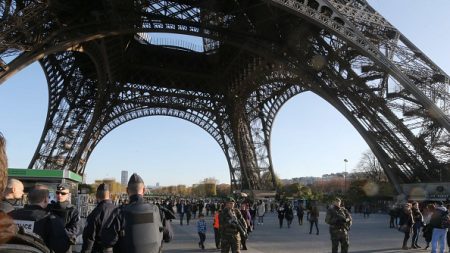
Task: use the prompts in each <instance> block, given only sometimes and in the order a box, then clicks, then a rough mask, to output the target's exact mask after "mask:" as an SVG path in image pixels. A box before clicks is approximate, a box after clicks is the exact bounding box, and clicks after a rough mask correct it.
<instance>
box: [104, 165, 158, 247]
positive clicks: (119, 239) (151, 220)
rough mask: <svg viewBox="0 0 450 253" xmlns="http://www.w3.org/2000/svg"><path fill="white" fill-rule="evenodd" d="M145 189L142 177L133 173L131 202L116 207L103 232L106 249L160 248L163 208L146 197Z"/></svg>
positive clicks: (130, 182) (129, 191)
mask: <svg viewBox="0 0 450 253" xmlns="http://www.w3.org/2000/svg"><path fill="white" fill-rule="evenodd" d="M144 189H145V185H144V181H143V180H142V178H141V177H140V176H139V175H137V174H136V173H134V174H133V175H131V177H130V180H129V181H128V186H127V193H128V195H129V198H130V203H129V204H128V205H125V206H121V207H120V208H116V209H115V210H114V212H113V213H112V214H111V216H110V217H109V219H108V220H107V222H106V224H105V226H104V228H103V230H102V232H101V238H102V244H103V247H104V251H103V252H128V253H140V252H147V253H157V252H160V250H161V247H162V240H163V230H164V228H163V224H162V219H161V215H160V211H159V209H158V206H157V205H153V204H150V203H147V202H146V201H145V200H144V198H143V195H144Z"/></svg>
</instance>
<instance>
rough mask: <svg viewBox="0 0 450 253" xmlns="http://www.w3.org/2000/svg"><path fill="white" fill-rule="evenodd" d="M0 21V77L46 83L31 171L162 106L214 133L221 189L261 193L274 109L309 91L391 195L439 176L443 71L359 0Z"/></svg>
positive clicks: (12, 9)
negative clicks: (364, 150)
mask: <svg viewBox="0 0 450 253" xmlns="http://www.w3.org/2000/svg"><path fill="white" fill-rule="evenodd" d="M0 21H1V26H0V83H3V82H4V81H5V80H7V79H8V78H9V77H11V76H12V75H13V74H15V73H17V72H18V71H20V70H21V69H22V68H24V67H25V66H27V65H29V64H31V63H32V62H35V61H39V62H40V63H41V65H42V68H43V70H44V72H45V75H46V77H47V81H48V90H49V105H48V114H47V119H46V124H45V129H44V131H43V134H42V137H41V140H40V142H39V145H38V147H37V150H36V152H35V154H34V156H33V158H32V160H31V162H30V165H29V167H30V168H35V169H43V168H46V169H57V170H62V169H68V170H71V171H74V172H76V173H80V174H83V173H84V169H85V166H86V161H87V160H88V159H89V156H90V154H91V152H92V151H93V149H94V148H95V147H96V145H97V144H98V143H99V142H100V141H101V140H102V138H103V137H105V136H106V135H107V134H108V133H109V132H110V131H112V130H113V129H114V128H116V127H118V126H120V125H121V124H124V123H126V122H128V121H131V120H133V119H137V118H140V117H146V116H153V115H165V116H171V117H178V118H181V119H185V120H187V121H190V122H192V123H194V124H196V125H198V126H199V127H201V128H203V129H204V130H205V131H207V132H208V133H209V134H210V135H211V136H212V137H213V138H214V139H215V140H216V141H217V143H218V144H219V145H220V147H221V148H222V150H223V152H224V154H225V156H226V159H227V161H228V165H229V168H230V177H231V183H232V187H233V189H243V190H248V189H250V190H270V189H273V188H274V187H275V182H274V179H273V178H274V177H273V176H272V175H273V173H274V167H273V163H272V160H271V153H270V140H271V138H270V136H271V130H272V125H273V122H274V119H275V116H276V115H277V112H278V111H279V110H280V108H281V107H282V106H283V104H284V103H285V102H286V101H287V100H289V99H290V98H292V97H293V96H295V95H297V94H299V93H302V92H305V91H309V92H313V93H315V94H317V95H318V96H320V97H322V98H323V99H325V100H326V101H328V102H329V103H330V104H331V105H332V106H334V107H335V108H336V109H337V110H339V111H340V112H341V113H342V114H343V115H344V116H345V117H346V118H347V120H349V121H350V122H351V123H352V125H353V126H354V127H355V128H356V129H357V130H358V132H359V133H360V134H361V136H362V137H363V138H364V139H365V141H366V142H367V143H368V145H369V146H370V148H371V149H372V151H373V152H374V154H375V155H376V157H377V158H378V160H379V161H380V163H381V164H382V166H383V168H384V170H385V172H386V174H387V175H388V178H389V180H390V181H391V182H392V183H393V184H394V185H395V186H396V189H397V190H398V191H401V189H400V186H399V185H400V184H402V183H412V182H436V181H439V180H450V173H449V162H450V161H449V160H450V156H449V154H450V153H449V151H450V146H449V143H450V140H449V131H450V118H449V106H450V104H449V102H450V100H449V76H448V75H447V74H446V73H444V72H443V71H442V70H441V69H440V68H439V67H438V66H436V64H434V63H433V62H432V61H431V60H430V59H429V58H427V56H426V55H425V54H424V53H422V52H421V51H420V50H419V49H418V48H417V47H415V46H414V45H413V43H411V42H410V41H409V40H408V39H407V38H405V37H404V36H403V35H402V33H401V32H400V31H398V30H397V29H396V28H395V27H393V26H392V25H391V24H390V23H389V22H388V21H386V20H385V19H384V18H383V17H382V16H381V15H380V14H379V13H377V12H376V11H375V10H374V9H373V8H372V7H371V6H370V5H369V4H368V3H367V2H366V1H365V0H233V1H231V0H230V1H222V0H203V1H201V0H172V1H154V0H135V1H131V0H102V1H87V0H78V1H63V0H16V1H14V0H3V1H1V3H0ZM156 33H170V34H183V35H191V36H194V37H196V38H201V40H199V41H202V46H199V45H196V44H190V43H187V42H182V41H177V40H171V39H157V38H158V37H157V36H154V35H155V34H156ZM199 44H200V43H199Z"/></svg>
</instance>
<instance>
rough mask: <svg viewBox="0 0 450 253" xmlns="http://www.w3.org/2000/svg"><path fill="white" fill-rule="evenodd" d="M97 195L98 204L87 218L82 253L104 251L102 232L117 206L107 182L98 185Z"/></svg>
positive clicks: (100, 252) (99, 252)
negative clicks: (111, 196)
mask: <svg viewBox="0 0 450 253" xmlns="http://www.w3.org/2000/svg"><path fill="white" fill-rule="evenodd" d="M95 197H96V198H97V203H98V204H97V207H95V209H94V210H92V212H91V213H90V214H89V216H88V217H87V219H86V227H85V228H84V231H83V247H82V249H81V252H82V253H88V252H95V253H102V252H103V247H102V240H101V237H100V233H101V231H102V229H103V227H104V226H105V223H106V221H107V220H108V218H109V216H111V213H112V212H113V210H114V209H115V208H116V206H114V204H113V203H112V201H111V200H110V199H109V187H108V185H107V184H100V185H99V186H98V187H97V193H96V194H95Z"/></svg>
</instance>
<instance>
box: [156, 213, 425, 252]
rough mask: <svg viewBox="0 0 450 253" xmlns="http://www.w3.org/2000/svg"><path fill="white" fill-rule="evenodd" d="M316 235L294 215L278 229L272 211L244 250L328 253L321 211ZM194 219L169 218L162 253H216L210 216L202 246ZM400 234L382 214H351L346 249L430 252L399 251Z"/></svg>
mask: <svg viewBox="0 0 450 253" xmlns="http://www.w3.org/2000/svg"><path fill="white" fill-rule="evenodd" d="M319 219H320V220H319V231H320V233H319V235H316V234H315V228H313V233H312V234H309V222H306V223H304V224H303V225H302V226H300V225H298V221H297V217H295V219H294V222H293V224H292V226H291V228H289V229H288V228H287V227H286V224H284V227H283V228H282V229H280V228H279V226H278V219H277V217H276V214H274V213H269V214H267V215H266V216H265V217H264V225H263V226H257V227H256V229H255V231H254V232H253V233H251V235H250V238H249V240H248V242H247V247H248V251H241V252H242V253H245V252H249V253H250V252H252V253H288V252H289V253H292V252H311V253H315V252H318V253H326V252H331V241H330V234H329V231H328V225H327V224H325V221H324V219H325V213H324V212H321V213H320V218H319ZM196 221H197V220H193V221H191V223H190V225H184V226H180V225H179V220H173V222H172V224H173V228H174V232H175V238H174V240H173V241H172V242H170V243H167V244H165V245H164V253H183V252H220V251H219V250H216V249H215V244H214V231H213V229H212V217H211V216H209V217H206V221H207V224H208V230H209V231H207V234H206V244H205V246H206V249H205V250H204V251H202V250H201V249H199V248H198V244H197V243H198V241H199V240H198V234H197V231H196ZM402 241H403V234H402V233H400V232H398V231H397V230H396V229H390V228H389V216H388V215H386V214H372V215H370V218H369V219H364V218H363V216H362V214H353V226H352V228H351V231H350V249H349V251H350V252H354V253H371V252H374V253H394V252H430V251H431V250H430V249H428V250H427V251H425V250H419V249H417V250H413V249H411V250H408V251H405V250H401V249H400V248H401V245H402ZM419 245H420V246H422V247H424V246H425V241H424V238H423V237H422V235H420V238H419Z"/></svg>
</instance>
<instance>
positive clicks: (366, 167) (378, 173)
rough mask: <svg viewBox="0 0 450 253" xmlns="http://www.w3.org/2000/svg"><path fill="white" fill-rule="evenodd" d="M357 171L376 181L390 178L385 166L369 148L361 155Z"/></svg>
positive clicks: (385, 180)
mask: <svg viewBox="0 0 450 253" xmlns="http://www.w3.org/2000/svg"><path fill="white" fill-rule="evenodd" d="M355 172H357V173H358V172H359V173H361V174H363V176H364V177H365V178H366V179H369V180H372V181H374V182H387V181H388V178H387V176H386V174H385V173H384V170H383V167H381V164H380V162H378V159H377V157H376V156H375V155H374V154H373V153H372V151H371V150H367V151H366V152H364V153H363V154H362V156H361V160H360V161H359V163H358V168H357V169H355Z"/></svg>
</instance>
